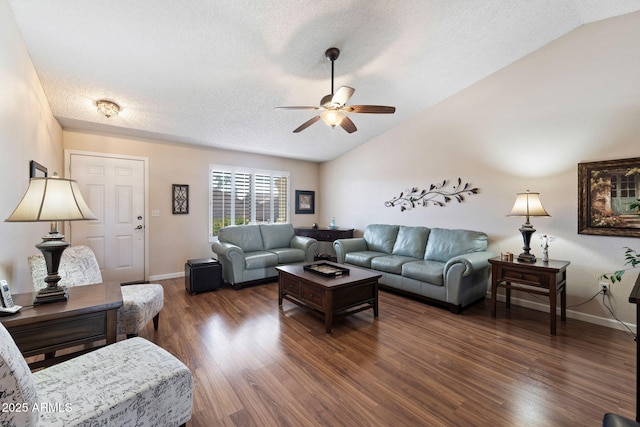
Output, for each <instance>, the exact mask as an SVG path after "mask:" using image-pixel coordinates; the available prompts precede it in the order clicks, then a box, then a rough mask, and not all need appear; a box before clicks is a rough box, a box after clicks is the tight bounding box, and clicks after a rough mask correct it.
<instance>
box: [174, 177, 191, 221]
mask: <svg viewBox="0 0 640 427" xmlns="http://www.w3.org/2000/svg"><path fill="white" fill-rule="evenodd" d="M171 189H172V205H173V214H174V215H180V214H188V213H189V186H188V185H187V184H172V187H171Z"/></svg>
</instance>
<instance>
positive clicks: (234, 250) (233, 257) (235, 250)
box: [211, 242, 244, 284]
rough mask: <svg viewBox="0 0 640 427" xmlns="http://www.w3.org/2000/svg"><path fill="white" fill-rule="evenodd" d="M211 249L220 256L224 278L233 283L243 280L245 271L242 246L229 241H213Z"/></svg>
mask: <svg viewBox="0 0 640 427" xmlns="http://www.w3.org/2000/svg"><path fill="white" fill-rule="evenodd" d="M211 250H212V251H213V252H214V253H215V254H216V255H217V256H218V261H220V265H221V266H222V275H223V277H224V280H226V281H227V282H229V283H231V284H235V283H238V282H241V281H242V277H243V273H242V272H243V271H244V251H243V250H242V248H241V247H240V246H236V245H233V244H231V243H227V242H213V243H212V244H211Z"/></svg>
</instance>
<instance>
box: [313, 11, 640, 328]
mask: <svg viewBox="0 0 640 427" xmlns="http://www.w3.org/2000/svg"><path fill="white" fill-rule="evenodd" d="M638 40H640V13H634V14H631V15H627V16H622V17H619V18H614V19H610V20H606V21H602V22H598V23H594V24H590V25H587V26H583V27H581V28H578V29H576V30H575V31H573V32H572V33H570V34H568V35H566V36H564V37H562V38H560V39H559V40H557V41H555V42H553V43H551V44H549V45H547V46H546V47H544V48H543V49H540V50H539V51H537V52H534V53H533V54H531V55H529V56H527V57H525V58H524V59H522V60H520V61H518V62H516V63H514V64H512V65H510V66H508V67H506V68H505V69H503V70H501V71H499V72H497V73H495V74H494V75H492V76H490V77H488V78H487V79H485V80H483V81H481V82H479V83H478V84H476V85H474V86H472V87H470V88H468V89H466V90H464V91H462V92H460V93H459V94H457V95H455V96H453V97H452V98H450V99H448V100H446V101H444V102H442V103H440V104H439V105H436V106H435V107H433V108H431V109H429V110H426V111H424V112H423V113H422V114H420V115H418V116H417V117H415V118H413V119H412V120H410V121H408V122H406V123H404V124H402V125H401V126H399V127H397V128H396V129H393V130H391V131H390V132H388V133H386V134H384V135H381V136H380V137H378V138H376V139H374V140H372V141H370V142H369V143H367V144H365V145H363V146H361V147H359V148H357V149H354V150H352V151H351V152H349V153H347V154H346V155H344V156H342V157H340V158H338V159H336V160H335V161H332V162H327V163H325V164H323V165H321V168H320V177H321V181H320V189H321V204H322V209H321V212H320V214H321V221H322V220H323V219H327V218H330V217H331V216H333V215H335V216H336V220H337V223H338V225H339V226H344V227H347V226H348V227H355V228H357V229H359V230H360V232H361V231H362V230H363V229H364V227H365V226H366V225H367V224H369V223H375V222H379V223H393V224H406V225H425V226H428V227H448V228H467V229H475V230H481V231H485V232H486V233H487V234H488V235H489V239H490V249H492V250H493V251H494V252H495V253H496V254H499V253H500V252H503V251H510V252H513V253H515V254H518V253H520V252H521V247H522V237H521V235H520V233H519V232H518V228H519V227H520V225H521V224H522V223H523V222H524V218H512V217H506V215H507V214H508V213H509V212H510V210H511V207H512V206H513V203H514V201H515V194H516V193H518V192H523V191H525V190H527V189H529V190H531V191H536V192H540V193H541V200H542V202H543V204H544V206H545V207H546V209H547V211H548V212H549V213H550V214H551V218H533V219H532V223H533V225H534V226H535V227H536V228H537V230H538V231H537V233H536V234H534V236H533V241H532V248H533V252H534V254H536V255H538V256H540V254H541V250H540V248H539V240H538V235H541V234H545V233H546V234H550V235H553V236H556V237H557V240H556V241H555V242H553V243H551V245H550V256H551V257H552V258H556V259H565V260H570V261H571V266H570V267H569V270H568V277H569V279H568V304H569V305H570V306H571V305H573V304H577V303H579V302H582V301H584V300H586V299H587V298H589V297H591V296H592V295H593V294H594V293H595V292H596V287H597V282H598V277H599V275H600V274H601V273H603V272H609V271H613V270H616V269H618V268H620V267H621V265H622V264H623V252H624V250H623V247H624V246H631V247H634V248H636V249H640V244H639V243H640V242H639V241H638V239H637V238H615V237H603V236H587V235H579V234H577V213H578V212H577V208H578V183H577V164H578V163H579V162H584V161H599V160H610V159H618V158H629V157H640V143H639V141H638V137H639V136H640V120H639V119H638V117H640V84H638V76H640V55H638V52H637V41H638ZM460 66H461V67H464V64H463V63H461V64H460ZM424 84H425V86H427V85H430V84H437V82H428V81H425V82H424ZM416 89H417V90H418V89H419V88H416ZM397 108H398V109H401V108H402V105H398V106H397ZM381 177H382V179H381ZM458 177H460V178H462V180H463V182H470V183H471V184H473V185H474V186H477V187H479V188H480V194H478V195H473V196H470V197H468V198H467V201H466V202H464V203H462V204H458V203H456V202H455V201H454V202H452V203H450V204H449V205H448V206H446V207H443V208H440V207H434V206H430V207H427V208H425V207H417V208H415V209H413V210H411V211H405V212H400V210H399V208H388V207H385V206H384V202H385V201H386V200H389V199H391V198H392V197H394V196H398V195H399V193H400V192H401V191H402V190H404V189H406V188H410V187H413V186H417V187H420V188H421V189H422V188H428V186H429V185H430V184H432V183H434V184H435V183H438V182H441V181H442V180H443V179H448V180H451V181H454V180H457V178H458ZM636 276H637V272H634V273H630V274H627V275H626V276H625V278H624V281H623V283H621V284H616V285H615V286H614V287H613V289H612V295H613V299H614V301H612V303H613V305H614V306H615V310H616V313H617V314H618V315H619V317H620V318H621V319H623V320H624V321H626V322H629V323H632V324H635V322H636V319H635V311H634V310H635V306H632V305H631V304H629V303H628V302H627V298H628V296H629V292H630V290H631V288H632V285H633V282H634V281H635V278H636ZM516 296H517V297H523V298H526V295H525V296H523V295H522V294H521V293H518V295H516ZM534 301H537V302H542V303H545V304H546V302H545V300H541V299H534ZM570 310H572V312H571V313H570V314H571V315H573V316H574V317H580V318H584V319H586V320H591V321H595V322H598V321H599V319H593V318H591V317H590V316H597V317H602V318H609V314H608V312H607V311H606V309H605V308H604V307H603V306H602V304H601V302H600V301H598V300H597V301H592V302H590V303H588V304H586V305H584V306H581V307H576V308H571V309H570Z"/></svg>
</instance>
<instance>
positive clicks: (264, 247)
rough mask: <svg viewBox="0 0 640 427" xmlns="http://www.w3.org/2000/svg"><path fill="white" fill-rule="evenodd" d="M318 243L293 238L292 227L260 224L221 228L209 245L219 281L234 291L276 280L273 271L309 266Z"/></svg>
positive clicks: (310, 239) (308, 239)
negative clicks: (281, 267)
mask: <svg viewBox="0 0 640 427" xmlns="http://www.w3.org/2000/svg"><path fill="white" fill-rule="evenodd" d="M317 247H318V241H317V240H316V239H312V238H310V237H302V236H296V235H295V234H294V232H293V225H291V224H259V225H238V226H231V227H224V228H221V229H220V230H219V231H218V241H217V242H213V243H212V244H211V250H212V251H213V252H214V253H215V254H216V256H217V258H218V261H219V262H220V265H221V266H222V278H223V279H224V280H225V282H228V283H229V284H231V286H233V287H234V288H235V289H240V288H241V287H242V286H243V285H246V284H248V283H249V282H256V281H260V280H265V279H271V278H275V277H277V276H278V272H277V271H276V267H277V266H278V265H282V264H292V263H296V262H312V261H313V257H314V256H315V254H316V249H317Z"/></svg>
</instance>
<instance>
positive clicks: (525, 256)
mask: <svg viewBox="0 0 640 427" xmlns="http://www.w3.org/2000/svg"><path fill="white" fill-rule="evenodd" d="M518 261H520V262H528V263H531V264H533V263H534V262H536V256H535V255H533V254H529V253H526V252H523V253H521V254H520V255H518Z"/></svg>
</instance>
